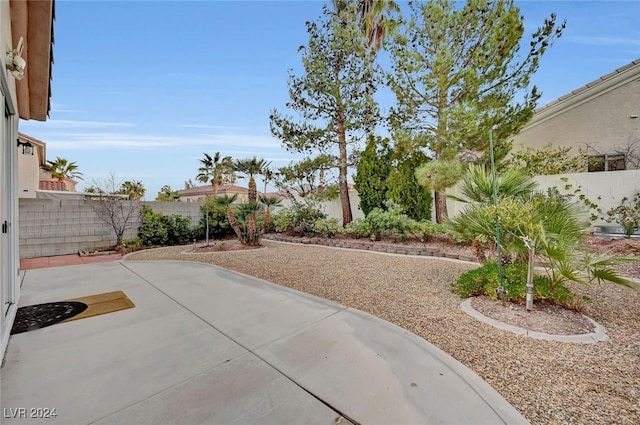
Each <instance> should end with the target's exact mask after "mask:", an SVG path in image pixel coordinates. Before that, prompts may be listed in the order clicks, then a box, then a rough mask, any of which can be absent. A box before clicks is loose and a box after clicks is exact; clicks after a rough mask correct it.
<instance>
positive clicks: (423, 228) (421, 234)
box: [410, 221, 446, 242]
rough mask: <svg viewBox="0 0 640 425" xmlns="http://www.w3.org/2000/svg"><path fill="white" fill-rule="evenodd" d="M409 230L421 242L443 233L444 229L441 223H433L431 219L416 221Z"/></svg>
mask: <svg viewBox="0 0 640 425" xmlns="http://www.w3.org/2000/svg"><path fill="white" fill-rule="evenodd" d="M410 232H411V234H413V235H415V236H417V237H418V238H419V239H420V240H421V241H422V242H429V240H431V237H432V236H434V235H441V234H444V233H446V230H445V227H444V226H443V225H442V224H438V223H434V222H433V221H416V222H415V223H414V224H413V226H412V227H411V229H410Z"/></svg>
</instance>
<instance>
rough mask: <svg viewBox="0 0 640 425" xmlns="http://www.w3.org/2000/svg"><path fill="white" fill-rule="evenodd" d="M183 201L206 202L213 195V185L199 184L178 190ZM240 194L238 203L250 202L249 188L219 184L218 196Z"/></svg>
mask: <svg viewBox="0 0 640 425" xmlns="http://www.w3.org/2000/svg"><path fill="white" fill-rule="evenodd" d="M178 194H179V195H180V201H182V202H204V201H205V199H206V198H207V197H210V196H213V186H212V185H207V186H198V187H191V188H189V189H182V190H179V191H178ZM224 195H228V196H233V195H238V199H237V200H236V203H243V202H249V189H247V188H245V187H240V186H236V185H234V184H221V185H220V186H218V196H224Z"/></svg>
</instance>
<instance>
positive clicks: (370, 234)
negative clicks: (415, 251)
mask: <svg viewBox="0 0 640 425" xmlns="http://www.w3.org/2000/svg"><path fill="white" fill-rule="evenodd" d="M386 207H387V210H386V211H385V210H383V209H382V208H374V209H372V210H371V212H370V213H369V214H367V217H366V218H364V219H359V220H353V221H352V222H351V223H349V224H348V225H347V227H346V229H345V231H346V233H349V234H352V235H354V236H356V237H359V238H370V239H372V240H380V239H381V238H382V237H383V236H388V237H393V238H401V239H403V240H405V239H408V237H409V234H411V233H412V232H413V231H414V230H416V228H417V226H416V223H417V222H416V221H415V220H413V219H411V218H409V217H408V216H407V215H406V214H405V213H404V209H403V208H402V207H401V206H400V205H398V204H397V203H395V202H393V201H387V202H386Z"/></svg>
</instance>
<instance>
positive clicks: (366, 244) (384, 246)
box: [263, 235, 477, 263]
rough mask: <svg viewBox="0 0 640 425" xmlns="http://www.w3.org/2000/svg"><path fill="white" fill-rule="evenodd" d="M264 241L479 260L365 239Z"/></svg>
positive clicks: (281, 237) (275, 237)
mask: <svg viewBox="0 0 640 425" xmlns="http://www.w3.org/2000/svg"><path fill="white" fill-rule="evenodd" d="M263 239H264V240H267V241H274V242H289V243H300V244H304V245H322V246H329V247H333V248H345V249H359V250H363V251H373V252H383V253H388V254H399V255H416V256H422V257H442V258H449V259H452V260H462V261H468V262H472V263H477V260H476V259H475V258H473V257H469V256H466V255H459V254H453V253H448V252H443V251H441V250H439V249H433V248H428V247H422V246H409V245H403V244H401V243H385V242H372V241H369V240H364V239H330V238H316V237H302V238H300V237H293V236H284V235H269V236H266V237H263Z"/></svg>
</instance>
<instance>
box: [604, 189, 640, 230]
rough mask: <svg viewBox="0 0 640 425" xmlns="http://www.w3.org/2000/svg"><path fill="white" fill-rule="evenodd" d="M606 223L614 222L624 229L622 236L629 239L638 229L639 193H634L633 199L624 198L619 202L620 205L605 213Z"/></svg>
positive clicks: (639, 217) (639, 220)
mask: <svg viewBox="0 0 640 425" xmlns="http://www.w3.org/2000/svg"><path fill="white" fill-rule="evenodd" d="M606 220H607V222H608V223H611V222H612V221H615V222H616V223H618V224H619V225H620V226H622V228H623V229H624V234H625V235H626V237H627V238H630V237H631V235H633V234H634V232H635V231H636V230H637V229H639V228H640V192H636V194H635V195H634V196H633V199H629V198H627V197H626V196H625V197H624V198H622V200H621V201H620V205H618V206H617V207H612V208H611V209H610V210H609V211H607V217H606Z"/></svg>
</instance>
